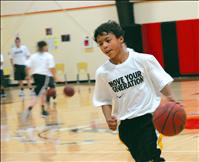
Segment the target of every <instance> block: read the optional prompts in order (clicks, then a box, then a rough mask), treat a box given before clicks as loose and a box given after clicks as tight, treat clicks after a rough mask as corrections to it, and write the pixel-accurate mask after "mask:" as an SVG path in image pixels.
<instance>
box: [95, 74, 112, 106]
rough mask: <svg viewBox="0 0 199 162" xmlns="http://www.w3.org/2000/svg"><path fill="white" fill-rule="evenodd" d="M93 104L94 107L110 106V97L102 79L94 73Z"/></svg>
mask: <svg viewBox="0 0 199 162" xmlns="http://www.w3.org/2000/svg"><path fill="white" fill-rule="evenodd" d="M93 104H94V106H96V107H99V106H103V105H112V96H111V92H110V90H109V87H108V85H107V83H106V82H105V80H104V78H103V77H102V76H101V75H100V74H99V73H97V72H96V76H95V88H94V93H93Z"/></svg>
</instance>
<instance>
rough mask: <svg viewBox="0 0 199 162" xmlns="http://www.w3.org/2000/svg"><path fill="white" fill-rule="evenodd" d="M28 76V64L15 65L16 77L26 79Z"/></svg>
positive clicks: (16, 78)
mask: <svg viewBox="0 0 199 162" xmlns="http://www.w3.org/2000/svg"><path fill="white" fill-rule="evenodd" d="M25 78H26V66H25V65H14V79H15V80H25Z"/></svg>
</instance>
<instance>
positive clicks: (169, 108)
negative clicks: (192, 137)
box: [153, 102, 186, 136]
mask: <svg viewBox="0 0 199 162" xmlns="http://www.w3.org/2000/svg"><path fill="white" fill-rule="evenodd" d="M153 123H154V126H155V128H156V129H157V130H158V131H159V132H160V133H162V134H163V135H165V136H174V135H177V134H179V133H180V132H181V131H182V130H183V129H184V127H185V123H186V113H185V110H184V108H183V106H182V105H181V104H180V103H176V102H168V103H166V104H164V105H160V106H159V107H158V108H157V110H156V111H155V112H154V115H153Z"/></svg>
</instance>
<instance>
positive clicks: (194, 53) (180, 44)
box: [132, 1, 199, 77]
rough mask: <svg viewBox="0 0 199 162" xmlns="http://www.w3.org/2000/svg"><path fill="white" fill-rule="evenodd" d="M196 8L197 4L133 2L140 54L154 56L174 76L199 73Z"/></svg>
mask: <svg viewBox="0 0 199 162" xmlns="http://www.w3.org/2000/svg"><path fill="white" fill-rule="evenodd" d="M198 8H199V2H197V1H173V2H172V1H162V2H160V1H143V2H139V3H134V17H135V23H136V24H140V25H141V32H142V36H141V37H142V38H141V39H142V48H143V52H146V53H150V54H153V55H154V56H155V57H156V58H157V59H158V61H159V62H160V64H161V65H162V66H163V67H164V68H165V70H166V71H167V72H169V73H170V74H171V75H172V76H174V77H178V76H190V75H198V74H199V32H198V31H199V30H198V29H199V11H198ZM132 39H133V37H132Z"/></svg>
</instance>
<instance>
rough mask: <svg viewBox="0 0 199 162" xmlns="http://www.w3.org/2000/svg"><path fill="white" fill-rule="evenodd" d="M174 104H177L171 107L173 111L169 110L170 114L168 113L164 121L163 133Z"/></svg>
mask: <svg viewBox="0 0 199 162" xmlns="http://www.w3.org/2000/svg"><path fill="white" fill-rule="evenodd" d="M174 106H175V104H174V105H172V107H171V108H170V109H171V111H169V114H168V115H167V117H166V119H165V122H164V124H163V127H162V130H161V132H162V133H163V131H164V128H165V126H166V123H167V120H168V119H169V116H170V114H171V112H172V110H173V107H174Z"/></svg>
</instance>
